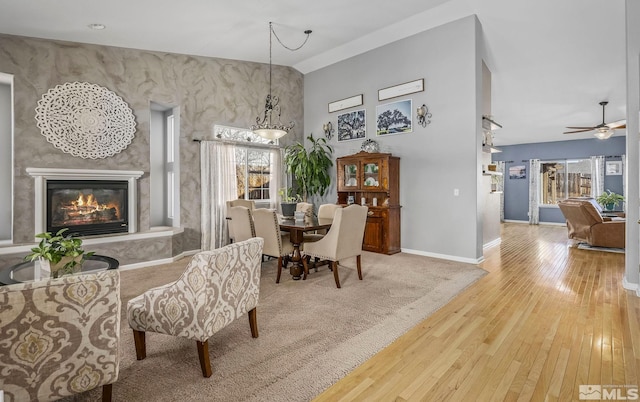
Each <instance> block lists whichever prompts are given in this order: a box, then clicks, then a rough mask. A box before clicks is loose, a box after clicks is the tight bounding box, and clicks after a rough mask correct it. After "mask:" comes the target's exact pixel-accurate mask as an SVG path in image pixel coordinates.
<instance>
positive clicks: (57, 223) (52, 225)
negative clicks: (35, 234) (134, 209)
mask: <svg viewBox="0 0 640 402" xmlns="http://www.w3.org/2000/svg"><path fill="white" fill-rule="evenodd" d="M127 201H128V182H127V181H110V180H48V181H47V207H46V211H47V231H48V232H53V233H55V232H57V231H58V230H60V229H62V228H69V233H73V234H76V235H78V236H86V235H100V234H109V233H123V232H127V231H128V213H127V208H128V206H127Z"/></svg>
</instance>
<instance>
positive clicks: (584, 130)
mask: <svg viewBox="0 0 640 402" xmlns="http://www.w3.org/2000/svg"><path fill="white" fill-rule="evenodd" d="M567 128H575V127H567ZM592 130H593V129H592V128H586V129H583V130H576V131H565V132H564V133H562V134H575V133H586V132H587V131H592Z"/></svg>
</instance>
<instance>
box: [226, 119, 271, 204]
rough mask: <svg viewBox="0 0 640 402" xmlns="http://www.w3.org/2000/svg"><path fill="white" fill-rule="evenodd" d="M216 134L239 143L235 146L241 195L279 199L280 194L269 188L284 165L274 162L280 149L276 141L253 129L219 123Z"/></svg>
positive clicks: (257, 200) (251, 197)
mask: <svg viewBox="0 0 640 402" xmlns="http://www.w3.org/2000/svg"><path fill="white" fill-rule="evenodd" d="M214 135H215V137H216V138H219V139H226V140H232V141H237V142H238V144H237V145H236V147H235V148H236V179H237V184H238V198H240V199H245V200H255V201H256V202H264V203H271V202H275V197H276V196H277V194H272V191H270V189H269V188H270V184H271V180H272V178H273V177H274V175H279V174H280V166H276V164H275V163H274V158H273V152H279V151H278V150H277V149H273V147H271V146H270V145H274V144H273V141H272V140H267V139H264V138H262V137H260V136H258V135H256V134H255V133H253V132H252V131H248V130H245V129H241V128H233V127H225V126H217V125H216V126H215V127H214ZM271 197H273V200H272V199H271Z"/></svg>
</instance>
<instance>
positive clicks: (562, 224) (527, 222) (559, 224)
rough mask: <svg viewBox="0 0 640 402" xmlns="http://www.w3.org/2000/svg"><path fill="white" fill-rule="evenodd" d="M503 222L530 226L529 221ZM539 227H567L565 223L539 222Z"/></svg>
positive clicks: (506, 220) (509, 220)
mask: <svg viewBox="0 0 640 402" xmlns="http://www.w3.org/2000/svg"><path fill="white" fill-rule="evenodd" d="M503 222H507V223H522V224H525V225H528V224H529V221H516V220H513V219H505V220H504V221H503ZM538 225H549V226H567V224H566V223H565V222H538Z"/></svg>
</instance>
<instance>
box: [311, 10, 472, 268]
mask: <svg viewBox="0 0 640 402" xmlns="http://www.w3.org/2000/svg"><path fill="white" fill-rule="evenodd" d="M480 42H481V31H480V25H479V22H478V21H477V19H476V18H475V16H472V17H467V18H464V19H461V20H458V21H454V22H452V23H449V24H446V25H444V26H441V27H438V28H435V29H431V30H429V31H426V32H422V33H419V34H417V35H415V36H412V37H409V38H406V39H403V40H400V41H397V42H394V43H391V44H389V45H386V46H383V47H381V48H378V49H374V50H372V51H369V52H366V53H364V54H361V55H358V56H355V57H352V58H350V59H347V60H345V61H342V62H339V63H336V64H333V65H331V66H328V67H326V68H323V69H321V70H318V71H314V72H312V73H309V74H306V75H305V77H304V84H305V99H304V116H305V128H306V130H307V133H306V134H308V133H309V132H313V133H314V134H315V135H316V136H318V135H323V134H322V124H323V123H326V122H327V121H331V122H332V124H333V126H334V127H337V115H338V114H341V113H344V112H347V111H352V110H359V109H366V119H367V138H371V139H374V140H376V141H377V142H378V143H379V144H380V149H381V151H382V152H390V153H392V154H394V155H397V156H399V157H400V158H401V159H400V203H401V205H402V232H401V233H402V234H401V236H402V244H401V246H402V248H403V249H409V250H415V251H418V252H425V253H432V254H441V255H447V256H456V257H462V258H470V259H477V258H479V257H481V256H482V229H481V211H480V210H479V201H478V188H479V187H480V186H481V179H480V173H479V169H480V162H479V160H480V159H479V157H480V144H479V141H480V122H481V114H482V109H481V80H482V75H481V58H480V57H481V55H480V50H479V43H480ZM419 78H424V79H425V91H424V92H418V93H414V94H410V95H407V96H403V97H400V98H395V99H392V100H386V101H380V102H379V101H378V90H379V89H381V88H386V87H389V86H393V85H397V84H401V83H404V82H408V81H413V80H415V79H419ZM357 94H364V105H363V106H360V107H355V108H353V109H349V110H347V111H340V112H336V113H331V114H330V113H328V111H327V104H328V103H329V102H333V101H336V100H339V99H344V98H347V97H351V96H353V95H357ZM402 99H412V100H413V109H414V110H413V113H414V122H413V128H414V130H413V132H412V133H407V134H398V135H387V136H383V137H376V134H375V127H376V106H377V105H380V104H384V103H387V102H392V101H396V100H402ZM423 103H425V104H426V105H427V106H428V107H429V110H430V111H431V112H432V113H433V117H432V119H431V121H432V123H431V124H430V125H428V126H427V127H426V128H423V127H421V126H418V125H417V123H416V121H415V109H416V108H417V107H418V106H420V105H422V104H423ZM330 143H331V145H332V146H334V148H335V153H334V155H335V156H336V157H339V156H343V155H348V154H352V153H355V152H358V151H359V150H360V146H361V144H362V140H355V141H346V142H337V138H336V137H334V138H333V139H332V140H331V141H330ZM333 174H334V175H335V170H334V172H333ZM454 188H457V189H459V190H460V196H458V197H454V195H453V191H454ZM335 199H336V188H335V183H334V185H333V186H332V187H331V189H330V192H329V195H328V196H327V197H326V200H327V201H329V202H335Z"/></svg>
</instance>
